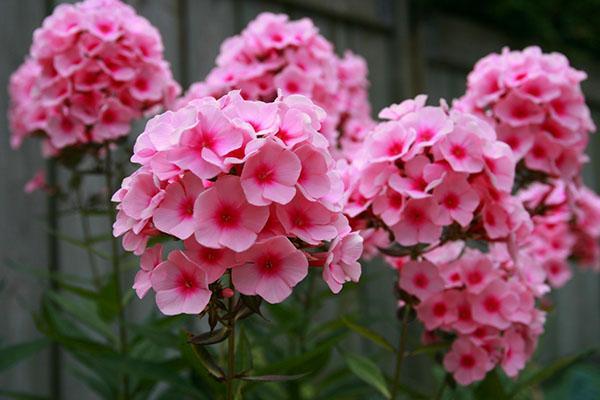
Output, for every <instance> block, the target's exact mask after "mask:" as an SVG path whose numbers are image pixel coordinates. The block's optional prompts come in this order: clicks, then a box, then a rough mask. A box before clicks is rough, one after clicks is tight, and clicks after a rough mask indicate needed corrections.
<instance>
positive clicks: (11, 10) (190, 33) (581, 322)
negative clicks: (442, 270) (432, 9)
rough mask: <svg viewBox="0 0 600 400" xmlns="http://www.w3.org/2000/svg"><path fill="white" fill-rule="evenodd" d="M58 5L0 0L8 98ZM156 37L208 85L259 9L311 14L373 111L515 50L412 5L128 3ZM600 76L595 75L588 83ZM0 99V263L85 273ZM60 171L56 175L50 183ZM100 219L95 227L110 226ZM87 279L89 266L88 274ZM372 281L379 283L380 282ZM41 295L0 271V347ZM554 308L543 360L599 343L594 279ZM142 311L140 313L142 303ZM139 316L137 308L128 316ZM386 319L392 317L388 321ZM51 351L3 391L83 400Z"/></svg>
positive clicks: (377, 306)
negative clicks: (227, 47)
mask: <svg viewBox="0 0 600 400" xmlns="http://www.w3.org/2000/svg"><path fill="white" fill-rule="evenodd" d="M58 2H60V1H52V0H2V1H0V16H2V24H1V26H0V38H2V41H1V42H0V54H2V57H1V58H0V88H2V89H1V90H5V89H4V88H6V87H7V84H8V79H9V76H10V74H11V73H12V72H13V71H14V70H15V69H16V68H17V67H18V66H19V64H20V63H21V62H22V61H23V57H24V56H25V54H26V53H27V52H28V49H29V45H30V43H31V35H32V32H33V30H34V29H35V28H36V27H37V26H39V25H40V24H41V21H42V20H43V18H44V16H45V15H47V13H48V12H49V11H50V10H51V9H52V7H53V6H54V5H55V4H56V3H58ZM129 3H131V4H132V5H133V6H135V8H136V9H137V10H138V12H139V13H140V14H142V15H144V16H146V17H147V18H148V19H149V20H150V21H151V22H152V23H153V24H154V25H155V26H156V27H157V28H158V29H159V30H160V31H161V34H162V37H163V41H164V44H165V49H166V57H167V59H168V60H169V61H170V62H171V65H172V68H173V72H174V75H175V77H176V78H177V79H178V80H179V82H180V83H181V84H182V86H183V87H184V88H185V87H187V86H188V85H189V84H190V83H191V82H194V81H198V80H201V79H203V78H204V76H205V75H206V73H207V72H208V71H209V69H210V68H211V67H212V65H213V63H214V59H215V57H216V55H217V53H218V51H219V45H220V43H221V42H222V41H223V40H224V39H225V38H227V37H229V36H231V35H233V34H235V33H237V32H239V31H240V30H241V29H242V28H243V27H244V26H245V25H246V24H247V22H248V21H250V20H251V19H253V18H254V17H255V16H256V15H257V14H258V13H259V12H261V11H267V10H268V11H274V12H285V13H287V14H289V15H290V16H291V17H292V18H299V17H304V16H306V17H310V18H312V19H313V20H314V22H315V23H316V25H317V26H318V27H319V28H320V30H321V32H322V33H323V35H324V36H325V37H327V38H328V39H329V40H331V41H332V42H333V43H334V44H335V46H336V50H337V51H338V53H342V52H343V51H344V50H345V49H351V50H353V51H354V52H356V53H358V54H361V55H362V56H364V57H365V58H366V59H367V61H368V63H369V69H370V74H369V77H370V80H371V91H370V97H371V102H372V106H373V110H374V112H377V110H379V109H381V107H383V106H384V105H386V104H389V103H392V102H398V101H400V100H401V99H403V98H407V97H411V96H414V95H415V94H417V93H421V92H422V93H428V94H429V95H430V101H431V102H437V99H438V98H439V97H445V98H446V99H448V100H450V99H452V98H453V97H455V96H458V95H460V94H461V93H462V92H463V91H464V84H465V79H466V74H467V72H468V71H469V69H470V68H471V67H472V65H473V63H474V62H475V61H476V60H477V59H478V58H480V57H481V56H483V55H485V54H487V53H489V52H491V51H498V50H500V48H501V47H502V46H503V45H512V46H514V47H522V46H523V45H525V44H526V43H520V42H516V41H515V40H514V39H512V38H510V37H508V36H507V35H505V34H502V33H499V32H495V31H492V30H489V29H488V28H485V27H481V26H478V25H476V24H474V23H472V22H468V21H465V20H462V19H457V18H451V17H448V16H445V15H437V14H434V15H430V16H427V17H426V18H425V17H424V16H417V15H415V13H414V12H413V10H410V9H409V8H410V7H409V3H410V2H409V0H372V1H364V0H328V1H322V0H271V1H258V0H130V1H129ZM577 66H578V67H580V68H583V69H586V70H587V71H588V72H589V73H590V75H591V76H590V79H589V81H588V82H587V83H586V84H585V86H584V87H585V90H586V94H587V95H588V99H589V100H590V104H591V106H592V108H593V109H594V110H595V112H596V121H597V122H598V121H600V118H598V114H597V113H598V112H600V72H599V71H600V68H598V64H597V63H594V62H593V61H590V62H589V63H587V64H585V65H577ZM594 74H596V75H594ZM7 106H8V98H7V96H1V97H0V131H1V132H2V142H1V144H0V216H1V217H0V221H1V223H2V228H1V229H0V261H1V262H2V263H3V264H4V263H5V262H6V260H18V261H19V262H20V263H22V264H26V265H30V266H32V267H33V268H40V269H44V268H47V266H48V265H50V266H53V267H55V268H56V267H58V266H60V269H61V270H62V271H64V272H75V273H83V271H84V269H85V263H86V262H87V259H86V255H85V254H84V253H83V251H81V250H79V249H77V248H73V247H72V246H69V245H67V244H62V243H57V242H56V241H55V240H52V239H51V237H49V235H48V234H47V226H48V222H49V220H48V213H47V205H48V204H47V203H46V200H45V199H44V198H43V195H41V194H34V195H25V194H24V193H23V191H22V187H23V185H24V183H25V182H26V181H27V180H28V179H29V178H30V177H31V176H33V174H34V173H35V171H36V170H37V169H38V168H41V167H43V166H44V163H45V162H44V160H42V159H40V156H39V150H38V148H37V145H36V144H34V143H26V144H25V145H24V147H23V148H22V149H20V150H19V151H18V152H14V151H12V150H11V149H10V148H9V146H8V138H9V132H8V126H7V125H8V124H7V119H6V110H7ZM590 154H591V156H592V160H593V161H592V163H591V164H590V166H589V168H588V169H587V170H586V180H587V183H588V184H589V185H591V186H593V187H595V188H596V189H598V188H599V187H600V185H599V184H600V173H599V172H598V171H600V170H599V168H600V160H598V157H597V156H600V140H599V138H598V137H597V136H596V137H595V138H594V139H593V141H592V145H591V146H590ZM62 177H63V173H62V172H61V171H58V173H57V178H58V179H61V178H62ZM105 224H106V222H101V221H96V222H95V223H94V226H95V229H101V228H102V227H106V225H105ZM59 229H60V230H61V231H62V232H67V233H69V234H71V235H75V236H76V235H79V233H80V226H79V222H78V221H77V220H75V219H71V218H64V219H61V221H60V223H59ZM380 268H382V267H381V266H379V265H371V266H369V267H368V268H367V272H366V273H367V275H369V274H371V275H373V276H374V279H372V280H371V283H370V285H369V287H367V288H364V289H361V290H362V291H361V299H360V301H363V302H364V303H365V304H366V307H367V309H368V310H377V313H378V314H379V313H382V312H389V313H391V312H393V308H394V304H393V299H391V296H388V297H387V298H386V297H385V296H383V297H382V296H380V290H378V289H377V288H379V287H381V285H387V286H389V277H385V276H383V277H382V274H378V275H376V274H374V273H373V271H376V270H377V269H380ZM85 271H87V269H85ZM377 276H379V277H377ZM43 289H44V288H43V287H42V286H40V284H39V282H36V281H33V280H31V279H28V278H27V276H26V275H23V274H20V273H18V272H16V271H14V270H12V269H10V268H5V267H4V265H3V267H2V268H0V315H1V316H2V321H1V322H0V344H6V343H14V342H18V341H22V340H26V339H30V338H34V337H36V336H37V335H38V334H37V333H36V330H35V326H34V324H33V321H32V319H31V317H30V312H31V311H34V310H35V309H36V307H37V304H38V300H39V296H40V293H41V292H42V290H43ZM555 299H556V302H557V309H558V312H557V313H555V314H554V315H552V316H551V317H550V320H549V323H548V325H547V330H548V331H549V333H548V334H547V335H546V336H545V339H544V344H543V345H544V347H545V349H546V351H545V352H544V358H547V359H550V358H553V357H556V356H557V355H559V354H564V353H568V352H572V351H576V350H578V349H581V348H585V347H589V346H591V345H597V344H598V338H599V337H600V313H599V312H598V306H600V280H599V279H598V276H597V275H593V274H590V273H578V274H576V277H575V279H573V281H572V282H571V283H569V285H568V286H567V287H566V288H563V289H562V290H560V291H559V292H558V293H557V295H556V296H555ZM148 306H149V305H148V303H147V302H146V303H141V305H140V306H139V307H146V308H147V307H148ZM133 313H135V311H134V312H133ZM390 315H392V314H390ZM381 329H383V330H385V331H387V334H388V335H389V336H390V337H394V336H395V334H396V332H394V329H395V324H394V322H393V320H392V321H390V322H388V323H382V326H381ZM51 359H53V357H51V356H50V355H49V353H48V352H43V353H41V354H39V356H37V357H35V358H34V359H32V360H30V361H27V362H24V363H22V364H21V365H20V366H19V367H18V368H15V369H13V370H11V371H8V372H5V373H3V375H1V376H0V387H1V388H12V389H21V390H28V391H33V392H36V393H40V394H43V393H48V391H49V390H50V388H51V386H52V385H53V384H56V382H57V380H61V381H62V386H63V388H65V389H64V390H63V398H65V399H87V398H93V397H90V395H87V394H85V393H87V390H86V389H85V388H84V387H82V386H81V384H80V383H78V382H77V381H75V380H74V379H73V378H72V376H71V375H72V368H73V365H72V363H70V362H69V360H65V361H64V362H63V363H62V368H61V370H56V368H55V367H53V365H52V363H51V362H50V360H51Z"/></svg>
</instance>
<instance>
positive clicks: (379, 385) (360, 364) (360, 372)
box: [344, 353, 391, 398]
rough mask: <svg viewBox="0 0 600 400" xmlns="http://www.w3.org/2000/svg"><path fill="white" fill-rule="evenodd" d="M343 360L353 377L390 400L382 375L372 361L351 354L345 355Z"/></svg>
mask: <svg viewBox="0 0 600 400" xmlns="http://www.w3.org/2000/svg"><path fill="white" fill-rule="evenodd" d="M344 359H345V360H346V364H347V365H348V368H350V371H352V372H353V373H354V375H356V376H357V377H359V378H360V379H362V380H363V381H365V382H366V383H368V384H369V385H371V386H373V387H374V388H375V389H377V390H378V391H379V393H381V394H382V395H383V396H384V397H386V398H390V396H391V395H390V390H389V389H388V387H387V384H386V382H385V378H384V377H383V373H382V372H381V370H380V369H379V367H378V366H377V365H375V363H374V362H373V361H371V360H369V359H368V358H365V357H363V356H359V355H358V354H352V353H348V354H345V355H344Z"/></svg>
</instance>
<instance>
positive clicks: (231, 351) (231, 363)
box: [225, 285, 235, 400]
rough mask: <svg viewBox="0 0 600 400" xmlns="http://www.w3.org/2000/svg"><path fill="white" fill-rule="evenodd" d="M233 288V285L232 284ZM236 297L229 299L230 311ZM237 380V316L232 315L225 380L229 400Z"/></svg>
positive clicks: (231, 398) (232, 395) (231, 399)
mask: <svg viewBox="0 0 600 400" xmlns="http://www.w3.org/2000/svg"><path fill="white" fill-rule="evenodd" d="M232 289H233V285H232ZM234 298H235V296H232V297H230V298H229V299H228V302H229V304H228V305H229V307H228V308H229V311H230V312H231V311H233V308H234ZM234 380H235V316H233V315H232V316H231V319H230V320H229V336H228V337H227V376H226V377H225V382H226V386H227V400H233V397H234V394H233V381H234Z"/></svg>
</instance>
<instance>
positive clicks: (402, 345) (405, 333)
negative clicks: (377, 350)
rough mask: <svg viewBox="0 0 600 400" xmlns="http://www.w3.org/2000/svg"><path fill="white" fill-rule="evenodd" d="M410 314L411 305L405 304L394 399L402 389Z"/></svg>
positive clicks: (397, 357)
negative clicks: (403, 364)
mask: <svg viewBox="0 0 600 400" xmlns="http://www.w3.org/2000/svg"><path fill="white" fill-rule="evenodd" d="M409 315H410V305H409V304H406V305H405V306H404V314H403V315H402V325H401V327H400V339H399V343H398V351H397V352H396V370H395V372H394V382H393V384H392V396H391V397H390V398H391V399H392V400H394V399H396V398H397V396H398V390H399V389H400V372H401V371H402V361H403V360H404V353H405V348H406V338H407V337H408V316H409Z"/></svg>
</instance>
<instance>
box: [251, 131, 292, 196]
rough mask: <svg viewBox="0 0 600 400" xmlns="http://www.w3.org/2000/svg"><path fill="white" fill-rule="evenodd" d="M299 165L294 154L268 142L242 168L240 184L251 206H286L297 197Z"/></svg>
mask: <svg viewBox="0 0 600 400" xmlns="http://www.w3.org/2000/svg"><path fill="white" fill-rule="evenodd" d="M301 168H302V164H301V163H300V159H299V158H298V157H297V156H296V154H294V153H293V152H291V151H289V150H287V149H286V148H284V147H283V146H281V145H279V144H277V143H275V142H272V141H267V142H265V144H264V145H263V146H261V147H260V149H259V150H258V151H257V152H256V153H254V154H253V155H252V156H251V157H250V158H248V160H247V161H246V163H245V165H244V169H243V171H242V175H241V184H242V188H243V190H244V194H245V195H246V198H247V199H248V202H250V203H251V204H253V205H256V206H266V205H269V204H271V202H276V203H279V204H287V203H289V202H290V201H291V200H292V198H293V197H294V195H295V194H296V187H295V186H296V183H297V182H298V178H299V177H300V171H301Z"/></svg>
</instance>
